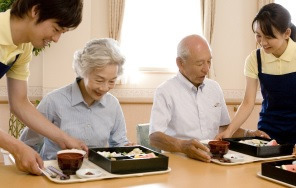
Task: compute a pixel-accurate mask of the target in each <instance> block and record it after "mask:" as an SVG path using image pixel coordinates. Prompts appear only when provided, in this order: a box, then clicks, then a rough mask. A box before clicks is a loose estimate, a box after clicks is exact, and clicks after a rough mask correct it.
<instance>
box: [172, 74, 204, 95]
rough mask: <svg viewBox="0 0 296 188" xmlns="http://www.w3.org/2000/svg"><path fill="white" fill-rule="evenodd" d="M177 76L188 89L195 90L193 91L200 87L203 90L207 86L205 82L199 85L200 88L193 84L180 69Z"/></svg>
mask: <svg viewBox="0 0 296 188" xmlns="http://www.w3.org/2000/svg"><path fill="white" fill-rule="evenodd" d="M177 78H178V79H179V80H180V81H181V82H182V84H183V85H184V86H185V87H186V88H188V89H190V90H193V91H197V90H198V88H200V90H201V91H202V89H203V88H204V86H205V84H204V82H203V83H202V84H200V85H199V86H198V88H197V87H195V85H193V84H192V83H191V82H190V81H189V80H188V79H187V78H186V77H185V76H183V74H182V73H181V72H180V71H179V72H178V74H177Z"/></svg>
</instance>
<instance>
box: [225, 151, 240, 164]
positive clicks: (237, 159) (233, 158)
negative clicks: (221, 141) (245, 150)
mask: <svg viewBox="0 0 296 188" xmlns="http://www.w3.org/2000/svg"><path fill="white" fill-rule="evenodd" d="M223 157H224V158H225V159H228V160H230V162H232V163H237V162H242V161H244V156H243V155H240V154H234V153H232V154H230V153H229V154H226V155H224V156H223Z"/></svg>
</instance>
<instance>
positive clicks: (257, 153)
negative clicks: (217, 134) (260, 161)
mask: <svg viewBox="0 0 296 188" xmlns="http://www.w3.org/2000/svg"><path fill="white" fill-rule="evenodd" d="M253 139H255V140H259V141H260V143H262V144H259V145H258V146H255V145H249V144H246V143H247V141H248V140H253ZM223 140H225V141H228V142H230V145H229V149H230V150H233V151H237V152H240V153H244V154H247V155H251V156H254V157H262V158H267V157H278V156H285V155H291V154H292V152H293V148H294V145H293V144H278V145H271V146H267V145H266V143H268V142H270V141H272V140H271V139H267V138H262V137H240V138H224V139H223Z"/></svg>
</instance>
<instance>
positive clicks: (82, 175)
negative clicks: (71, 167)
mask: <svg viewBox="0 0 296 188" xmlns="http://www.w3.org/2000/svg"><path fill="white" fill-rule="evenodd" d="M87 173H90V174H89V175H88V174H87ZM76 175H77V176H78V177H79V178H82V179H83V178H96V177H100V176H101V175H102V172H101V171H100V170H98V169H92V168H85V169H80V170H77V171H76Z"/></svg>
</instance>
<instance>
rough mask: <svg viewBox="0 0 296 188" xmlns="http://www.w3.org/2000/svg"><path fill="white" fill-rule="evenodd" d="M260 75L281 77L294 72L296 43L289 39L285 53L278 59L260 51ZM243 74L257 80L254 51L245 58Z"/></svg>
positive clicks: (295, 67)
mask: <svg viewBox="0 0 296 188" xmlns="http://www.w3.org/2000/svg"><path fill="white" fill-rule="evenodd" d="M260 53H261V64H262V65H261V66H262V69H261V70H262V73H265V74H271V75H282V74H287V73H291V72H296V43H295V42H294V41H293V40H292V39H291V38H290V39H289V41H288V46H287V49H286V50H285V52H284V53H283V54H282V55H281V56H280V57H279V58H277V57H275V56H274V55H273V54H267V53H265V52H264V50H263V49H262V48H261V49H260ZM244 74H245V76H247V77H251V78H255V79H258V64H257V57H256V50H254V51H252V53H251V54H250V55H249V56H248V57H247V59H246V62H245V69H244Z"/></svg>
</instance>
